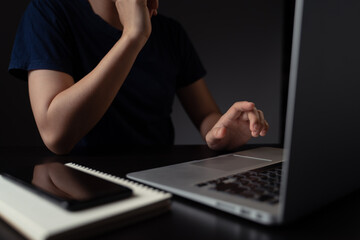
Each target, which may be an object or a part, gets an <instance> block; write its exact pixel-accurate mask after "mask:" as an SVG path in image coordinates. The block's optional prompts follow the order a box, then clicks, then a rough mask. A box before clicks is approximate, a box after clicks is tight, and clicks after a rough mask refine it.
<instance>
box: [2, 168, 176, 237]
mask: <svg viewBox="0 0 360 240" xmlns="http://www.w3.org/2000/svg"><path fill="white" fill-rule="evenodd" d="M66 165H67V166H69V167H72V168H75V169H77V170H80V171H83V172H86V173H88V174H92V175H95V176H97V177H99V178H103V179H106V180H108V181H111V182H114V183H118V184H121V185H124V186H126V187H129V188H131V189H132V191H133V196H132V197H130V198H128V199H124V200H122V201H118V202H113V203H108V204H106V205H102V206H98V207H95V208H90V209H87V210H83V211H79V212H70V211H67V210H65V209H62V208H60V207H59V206H56V205H54V204H53V203H51V202H49V201H47V200H46V199H44V198H43V197H40V196H39V195H37V194H34V193H32V192H30V191H29V190H27V189H25V188H23V187H21V186H19V185H17V184H15V183H13V182H11V181H9V180H8V179H6V178H4V177H3V176H1V175H0V217H1V218H2V219H4V221H6V222H7V223H8V224H9V225H10V226H12V227H13V228H15V229H16V230H17V231H19V232H20V233H21V234H22V235H24V236H25V237H27V238H29V239H33V240H42V239H79V237H80V239H81V238H85V237H88V236H94V235H95V234H99V233H103V232H105V231H108V230H111V229H114V228H118V227H121V226H124V225H128V224H131V223H134V222H137V221H140V220H143V219H145V218H149V217H152V216H155V215H158V214H160V213H162V212H165V211H166V210H168V209H169V207H170V200H171V194H168V193H165V192H162V191H159V190H155V189H153V188H149V187H146V186H144V185H141V184H139V183H135V182H132V181H129V180H126V179H122V178H118V177H115V176H112V175H109V174H106V173H103V172H99V171H96V170H94V169H90V168H87V167H84V166H81V165H77V164H75V163H67V164H66Z"/></svg>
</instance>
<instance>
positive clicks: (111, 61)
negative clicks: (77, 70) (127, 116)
mask: <svg viewBox="0 0 360 240" xmlns="http://www.w3.org/2000/svg"><path fill="white" fill-rule="evenodd" d="M116 6H117V9H118V12H119V16H120V21H121V22H122V24H123V26H124V30H123V34H122V37H121V38H120V39H119V41H118V42H117V43H116V44H115V45H114V47H113V48H112V49H111V50H110V51H109V52H108V54H107V55H106V56H105V57H104V58H103V59H102V61H101V62H100V63H99V64H98V66H97V67H96V68H95V69H94V70H93V71H91V72H90V73H89V74H88V75H86V76H85V77H84V78H83V79H81V80H79V81H78V82H77V83H74V79H73V78H72V77H71V76H69V75H68V74H66V73H62V72H56V71H51V70H34V71H31V72H29V94H30V101H31V106H32V110H33V113H34V116H35V120H36V123H37V126H38V129H39V131H40V134H41V137H42V139H43V141H44V143H45V144H46V146H47V147H48V148H49V149H50V150H51V151H53V152H54V153H57V154H65V153H68V152H69V151H70V150H71V149H72V148H73V147H74V145H75V144H76V143H77V142H78V141H79V140H80V139H81V138H82V137H84V136H85V135H86V134H87V133H88V132H89V131H90V130H91V128H93V127H94V126H95V124H96V123H97V122H98V121H99V120H100V119H101V117H102V116H103V115H104V113H105V112H106V110H107V109H108V107H109V106H110V104H111V102H112V101H113V100H114V98H115V96H116V94H117V92H118V91H119V89H120V87H121V86H122V84H123V82H124V81H125V78H126V76H127V75H128V73H129V71H130V69H131V67H132V65H133V63H134V61H135V59H136V57H137V55H138V53H139V52H140V50H141V49H142V47H143V46H144V45H145V43H146V41H147V39H148V37H149V35H150V32H151V23H150V14H151V13H150V11H149V9H148V8H147V5H146V0H135V1H131V0H117V1H116Z"/></svg>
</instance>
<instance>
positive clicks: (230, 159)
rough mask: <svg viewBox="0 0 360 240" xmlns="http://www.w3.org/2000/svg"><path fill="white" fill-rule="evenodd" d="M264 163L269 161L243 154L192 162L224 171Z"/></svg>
mask: <svg viewBox="0 0 360 240" xmlns="http://www.w3.org/2000/svg"><path fill="white" fill-rule="evenodd" d="M264 163H269V161H264V160H260V159H254V158H247V157H243V156H236V155H230V156H224V157H219V158H212V159H205V160H203V161H200V162H195V163H192V164H194V165H197V166H200V167H207V168H213V169H218V170H224V171H232V170H236V169H242V168H252V167H256V166H259V165H262V164H264Z"/></svg>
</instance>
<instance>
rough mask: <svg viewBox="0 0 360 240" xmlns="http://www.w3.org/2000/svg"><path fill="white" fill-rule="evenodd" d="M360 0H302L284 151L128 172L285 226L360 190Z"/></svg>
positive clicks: (298, 6) (298, 10) (297, 12)
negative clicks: (359, 155) (359, 26)
mask: <svg viewBox="0 0 360 240" xmlns="http://www.w3.org/2000/svg"><path fill="white" fill-rule="evenodd" d="M359 12H360V1H358V0H347V1H343V0H328V1H320V0H297V1H296V4H295V13H294V25H293V36H292V51H291V64H290V79H289V88H288V99H287V111H286V124H285V134H284V148H283V149H277V148H267V147H260V148H255V149H250V150H246V151H240V152H235V153H231V154H227V155H222V156H218V157H214V158H208V159H200V160H196V161H191V162H185V163H181V164H176V165H171V166H166V167H161V168H156V169H150V170H145V171H141V172H135V173H130V174H128V175H127V177H129V178H131V179H133V180H136V181H139V182H142V183H145V184H148V185H151V186H154V187H157V188H160V189H163V190H166V191H169V192H171V193H174V194H176V195H179V196H182V197H185V198H188V199H191V200H194V201H197V202H199V203H203V204H206V205H208V206H211V207H214V208H217V209H219V210H222V211H225V212H228V213H231V214H234V215H237V216H240V217H243V218H246V219H249V220H252V221H255V222H258V223H261V224H265V225H278V224H284V223H288V222H291V221H294V220H296V219H298V218H300V217H302V216H304V215H306V214H310V213H311V212H314V211H316V210H317V209H319V208H321V207H323V206H325V205H327V204H329V203H331V202H333V201H334V200H336V199H339V198H341V197H343V196H345V195H347V194H350V193H351V192H353V191H355V190H357V189H359V188H360V174H359V170H360V158H359V157H358V149H359V143H360V141H359V136H360V128H359V126H358V125H359V119H360V110H359V109H360V94H359V86H360V84H359V83H360V44H359V43H360V31H358V24H359V22H360V14H359Z"/></svg>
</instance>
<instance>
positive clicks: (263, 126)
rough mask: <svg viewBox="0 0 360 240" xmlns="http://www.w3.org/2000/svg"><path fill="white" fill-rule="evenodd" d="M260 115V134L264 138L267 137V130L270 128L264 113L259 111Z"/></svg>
mask: <svg viewBox="0 0 360 240" xmlns="http://www.w3.org/2000/svg"><path fill="white" fill-rule="evenodd" d="M258 113H259V117H260V119H259V121H260V128H259V129H258V132H259V134H260V136H262V137H263V136H265V135H266V131H267V128H268V126H269V124H268V123H267V122H266V120H265V117H264V113H263V111H261V110H258Z"/></svg>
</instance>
